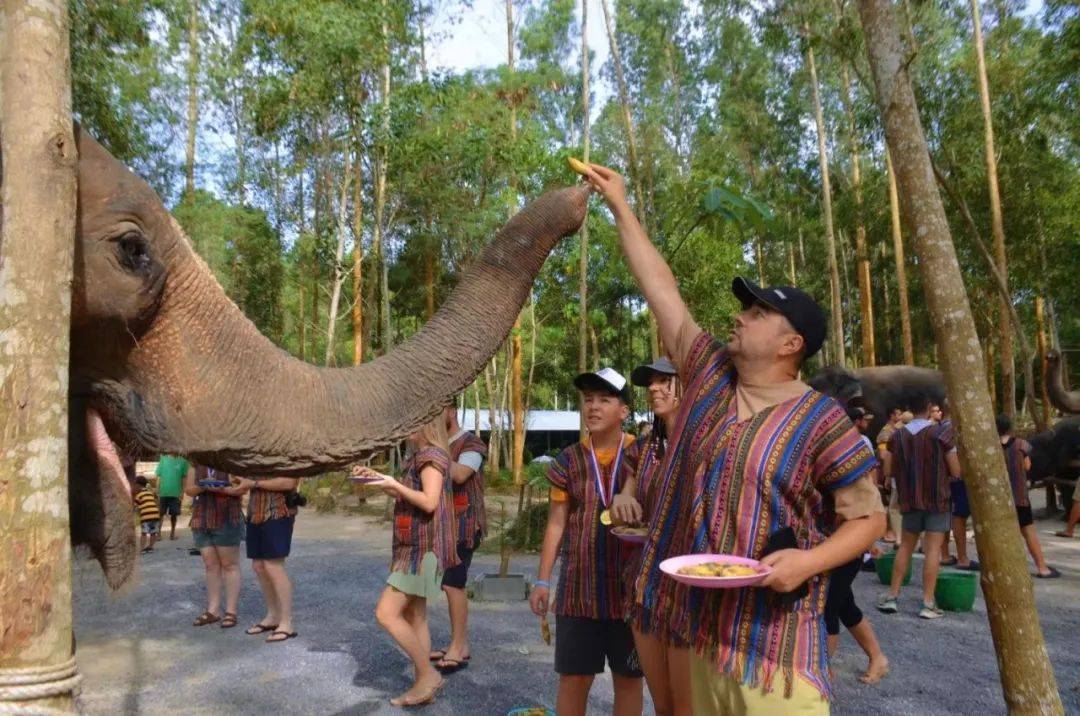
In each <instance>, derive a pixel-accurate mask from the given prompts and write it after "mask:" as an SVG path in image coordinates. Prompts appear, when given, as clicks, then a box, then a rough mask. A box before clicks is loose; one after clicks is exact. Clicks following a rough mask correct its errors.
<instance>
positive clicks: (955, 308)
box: [859, 0, 1063, 714]
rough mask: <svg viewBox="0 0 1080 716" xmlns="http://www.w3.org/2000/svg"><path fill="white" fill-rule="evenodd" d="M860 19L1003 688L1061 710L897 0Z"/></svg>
mask: <svg viewBox="0 0 1080 716" xmlns="http://www.w3.org/2000/svg"><path fill="white" fill-rule="evenodd" d="M859 15H860V18H861V20H862V26H863V29H864V32H865V34H866V48H867V54H868V55H869V59H870V67H871V70H872V72H873V76H874V84H875V87H876V90H877V102H878V108H879V111H880V112H881V116H882V120H883V124H884V126H885V138H886V141H887V143H888V145H889V148H890V150H891V152H892V154H893V155H894V156H895V157H896V160H895V161H896V178H897V182H898V184H899V186H900V189H901V190H902V194H901V195H902V196H903V203H902V208H903V211H904V213H905V215H906V218H907V222H908V226H910V227H911V228H912V234H913V236H914V240H915V247H916V252H917V254H918V257H919V265H920V268H921V270H922V271H923V278H924V280H923V287H924V292H925V295H926V301H927V304H928V307H929V313H930V319H931V322H932V324H933V327H934V336H935V339H936V344H937V347H938V354H939V356H940V358H941V360H942V368H943V372H944V375H945V383H946V389H947V393H948V394H949V395H951V396H953V403H952V406H951V408H952V411H953V416H954V419H955V420H956V423H957V426H958V428H959V437H960V440H959V442H960V459H961V462H962V464H963V468H964V469H963V474H964V483H965V484H966V485H967V489H968V493H969V494H970V497H971V503H972V508H973V513H974V516H975V525H976V528H975V541H976V544H977V546H978V550H979V556H980V557H981V558H982V571H981V573H980V576H981V581H982V589H983V593H984V594H985V596H986V602H987V613H988V616H989V620H990V630H991V634H992V635H993V638H994V645H995V648H996V652H997V657H998V669H999V671H1000V674H1001V683H1002V691H1003V695H1004V698H1005V703H1006V706H1007V707H1008V709H1009V712H1010V713H1032V714H1035V713H1039V714H1045V713H1059V714H1060V713H1063V709H1062V706H1061V700H1060V697H1059V695H1058V689H1057V683H1056V681H1055V679H1054V673H1053V671H1052V670H1051V668H1050V660H1049V657H1048V655H1047V652H1046V645H1045V643H1044V641H1043V638H1042V630H1041V629H1040V627H1039V615H1038V612H1037V611H1036V610H1035V601H1034V596H1033V594H1032V585H1031V576H1030V574H1029V573H1028V567H1027V556H1026V555H1025V554H1024V550H1023V546H1022V545H1023V541H1022V539H1021V538H1020V533H1019V529H1018V527H1017V522H1016V513H1015V511H1014V510H1013V502H1012V491H1011V489H1010V487H1009V481H1008V477H1007V472H1006V470H1005V460H1004V456H1003V454H1002V452H1001V449H1000V446H999V443H998V437H997V431H996V430H994V427H993V426H994V420H993V418H994V415H993V409H992V407H991V405H990V397H989V393H988V391H987V386H986V381H985V379H984V377H983V370H982V368H983V365H982V363H981V362H982V360H983V356H982V353H981V351H980V350H979V337H978V335H977V333H976V332H975V322H974V319H973V317H972V314H971V306H970V305H969V303H968V298H967V294H966V292H965V290H964V282H963V276H962V274H961V272H960V264H959V262H958V261H957V258H956V250H955V247H954V246H953V242H952V236H951V234H950V232H949V224H948V220H947V218H946V216H945V207H944V206H943V205H942V203H941V196H940V194H939V193H938V190H937V186H936V185H935V183H934V179H933V177H934V174H933V167H932V166H931V162H930V153H929V150H928V148H927V145H926V138H925V136H924V135H923V131H922V123H921V120H920V118H919V111H918V107H917V105H916V102H915V94H914V91H913V89H912V85H911V79H910V76H909V75H908V71H907V63H906V57H905V54H904V51H903V45H902V42H901V39H900V30H899V28H898V26H897V24H896V18H895V16H894V14H893V6H892V2H891V1H890V0H859Z"/></svg>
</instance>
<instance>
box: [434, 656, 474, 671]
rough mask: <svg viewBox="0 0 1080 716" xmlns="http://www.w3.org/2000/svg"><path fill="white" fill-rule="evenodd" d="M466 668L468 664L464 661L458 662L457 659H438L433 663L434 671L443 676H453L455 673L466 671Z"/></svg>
mask: <svg viewBox="0 0 1080 716" xmlns="http://www.w3.org/2000/svg"><path fill="white" fill-rule="evenodd" d="M468 667H469V662H468V661H467V660H466V659H461V660H458V659H445V658H444V659H440V660H439V661H437V662H435V669H436V670H437V671H438V672H439V673H440V674H444V675H445V674H453V673H454V672H456V671H461V670H462V669H467V668H468Z"/></svg>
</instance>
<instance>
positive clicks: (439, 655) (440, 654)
mask: <svg viewBox="0 0 1080 716" xmlns="http://www.w3.org/2000/svg"><path fill="white" fill-rule="evenodd" d="M445 658H446V649H436V650H435V651H433V652H431V653H430V654H428V661H442V660H443V659H445Z"/></svg>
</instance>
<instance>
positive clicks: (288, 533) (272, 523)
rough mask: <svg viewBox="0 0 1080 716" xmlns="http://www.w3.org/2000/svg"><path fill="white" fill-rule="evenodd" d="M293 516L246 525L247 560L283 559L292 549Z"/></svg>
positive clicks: (294, 520) (294, 518)
mask: <svg viewBox="0 0 1080 716" xmlns="http://www.w3.org/2000/svg"><path fill="white" fill-rule="evenodd" d="M294 522H296V517H295V516H291V515H290V516H289V517H280V518H278V519H276V520H267V521H266V522H260V523H259V524H257V525H256V524H252V523H251V522H248V523H247V540H246V541H247V556H248V559H285V558H286V557H288V556H289V550H290V548H291V547H292V533H293V523H294Z"/></svg>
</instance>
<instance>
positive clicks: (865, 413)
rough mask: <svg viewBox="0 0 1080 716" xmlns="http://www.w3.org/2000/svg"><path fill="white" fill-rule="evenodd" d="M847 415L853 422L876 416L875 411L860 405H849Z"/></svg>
mask: <svg viewBox="0 0 1080 716" xmlns="http://www.w3.org/2000/svg"><path fill="white" fill-rule="evenodd" d="M847 416H848V419H849V420H851V422H853V423H854V422H857V421H859V420H862V419H863V418H870V419H871V420H872V419H873V418H874V414H873V413H871V412H870V411H869V410H867V409H866V408H864V407H862V406H859V405H849V406H848V409H847Z"/></svg>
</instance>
